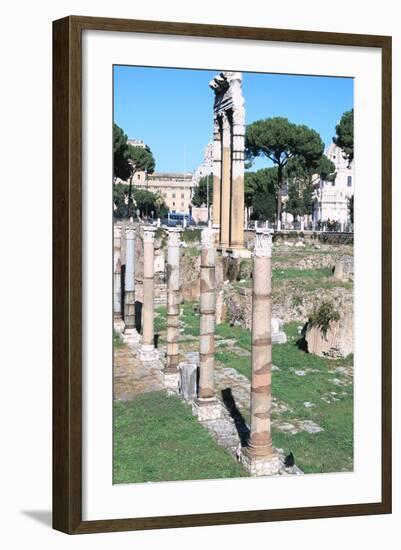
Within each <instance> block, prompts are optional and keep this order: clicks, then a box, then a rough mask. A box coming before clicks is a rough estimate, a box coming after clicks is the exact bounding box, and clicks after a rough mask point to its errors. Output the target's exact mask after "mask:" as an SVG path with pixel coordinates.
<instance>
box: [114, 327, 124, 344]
mask: <svg viewBox="0 0 401 550" xmlns="http://www.w3.org/2000/svg"><path fill="white" fill-rule="evenodd" d="M122 346H123V341H122V340H121V338H120V335H119V334H118V332H116V331H115V330H113V348H121V347H122Z"/></svg>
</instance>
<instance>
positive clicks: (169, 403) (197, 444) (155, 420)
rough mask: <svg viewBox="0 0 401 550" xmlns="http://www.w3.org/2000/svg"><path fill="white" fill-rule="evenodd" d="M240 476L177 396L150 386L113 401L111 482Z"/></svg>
mask: <svg viewBox="0 0 401 550" xmlns="http://www.w3.org/2000/svg"><path fill="white" fill-rule="evenodd" d="M244 476H247V473H246V471H245V470H244V469H243V468H242V467H241V466H240V465H239V464H238V463H237V462H236V461H235V460H234V459H233V458H232V457H231V456H230V455H229V454H228V453H227V452H226V451H225V450H224V449H223V448H222V447H220V446H219V445H218V444H217V443H216V442H215V441H214V439H213V438H212V436H211V435H209V433H208V432H207V431H206V430H205V429H204V428H203V427H202V426H201V424H199V422H198V420H197V419H196V418H195V417H194V416H193V415H192V413H191V411H190V408H189V406H188V405H187V404H185V403H184V402H183V401H182V400H181V399H179V398H178V397H175V396H170V397H169V396H167V395H166V394H165V393H164V392H151V393H146V394H141V395H139V396H136V397H135V398H134V399H132V400H131V401H125V402H122V401H117V402H115V403H114V466H113V482H114V483H141V482H146V481H176V480H186V479H218V478H229V477H244Z"/></svg>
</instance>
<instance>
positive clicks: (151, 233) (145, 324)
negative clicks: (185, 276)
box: [139, 226, 159, 362]
mask: <svg viewBox="0 0 401 550" xmlns="http://www.w3.org/2000/svg"><path fill="white" fill-rule="evenodd" d="M154 239H155V228H154V227H151V226H145V227H144V228H143V304H142V313H143V316H142V317H143V318H142V347H141V351H140V355H139V358H140V359H141V361H144V362H147V361H155V360H157V359H159V352H158V351H157V350H156V349H155V345H154V328H153V321H154Z"/></svg>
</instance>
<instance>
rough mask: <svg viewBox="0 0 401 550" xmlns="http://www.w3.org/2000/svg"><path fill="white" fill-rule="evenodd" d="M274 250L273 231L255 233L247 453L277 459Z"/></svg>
mask: <svg viewBox="0 0 401 550" xmlns="http://www.w3.org/2000/svg"><path fill="white" fill-rule="evenodd" d="M271 247H272V236H271V232H270V231H266V230H260V231H257V232H256V234H255V250H254V254H253V291H252V380H251V433H250V440H249V445H248V453H249V454H250V455H251V456H254V457H269V456H272V457H274V456H276V455H275V451H274V449H273V447H272V437H271V400H272V397H271V358H272V340H271Z"/></svg>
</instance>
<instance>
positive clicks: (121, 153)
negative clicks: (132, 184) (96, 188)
mask: <svg viewBox="0 0 401 550" xmlns="http://www.w3.org/2000/svg"><path fill="white" fill-rule="evenodd" d="M127 139H128V138H127V136H126V134H125V133H124V130H123V129H122V128H120V127H119V126H117V124H116V123H114V124H113V175H114V181H115V180H116V179H117V178H120V179H122V180H127V179H128V178H129V176H130V174H131V167H130V164H129V160H128V143H127Z"/></svg>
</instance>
